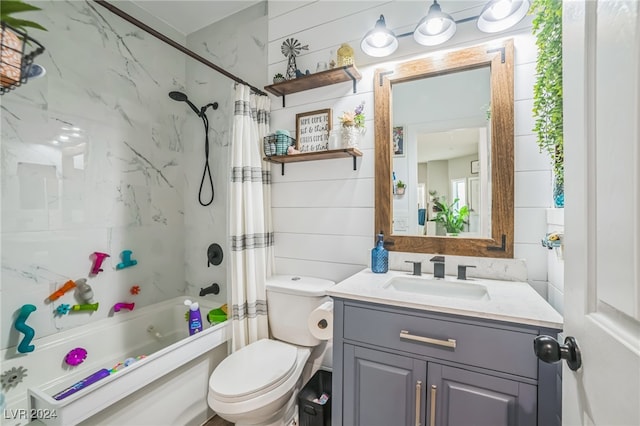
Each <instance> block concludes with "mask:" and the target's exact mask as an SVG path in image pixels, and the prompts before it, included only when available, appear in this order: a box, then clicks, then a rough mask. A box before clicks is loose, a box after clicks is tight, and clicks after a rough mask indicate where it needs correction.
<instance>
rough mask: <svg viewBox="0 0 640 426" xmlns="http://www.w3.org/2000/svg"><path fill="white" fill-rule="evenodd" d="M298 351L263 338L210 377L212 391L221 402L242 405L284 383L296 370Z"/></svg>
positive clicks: (237, 352)
mask: <svg viewBox="0 0 640 426" xmlns="http://www.w3.org/2000/svg"><path fill="white" fill-rule="evenodd" d="M297 352H298V349H297V348H296V347H295V346H293V345H290V344H287V343H284V342H280V341H277V340H269V339H262V340H258V341H257V342H254V343H252V344H250V345H248V346H245V347H244V348H242V349H240V350H238V351H236V352H234V353H232V354H231V355H229V356H228V357H226V358H225V359H224V360H223V361H222V362H221V363H220V364H219V365H218V367H217V368H216V369H215V370H214V372H213V374H211V377H210V378H209V390H210V391H211V393H212V394H213V396H214V398H215V399H217V400H218V401H220V402H242V401H247V400H250V399H254V398H256V397H258V396H260V395H263V394H265V393H267V392H269V391H271V390H273V389H275V388H277V387H278V386H280V385H281V384H282V383H284V382H285V381H286V380H287V379H288V378H289V377H290V376H291V375H292V374H293V372H294V371H295V369H296V358H297Z"/></svg>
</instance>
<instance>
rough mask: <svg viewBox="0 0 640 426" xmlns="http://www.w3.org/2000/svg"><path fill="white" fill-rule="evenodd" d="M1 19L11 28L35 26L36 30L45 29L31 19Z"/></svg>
mask: <svg viewBox="0 0 640 426" xmlns="http://www.w3.org/2000/svg"><path fill="white" fill-rule="evenodd" d="M3 21H4V22H5V23H7V24H9V25H10V26H12V27H13V28H18V29H24V28H36V29H38V30H42V31H47V29H46V28H45V27H43V26H42V25H40V24H38V23H36V22H33V21H25V20H24V19H16V18H11V17H7V19H3Z"/></svg>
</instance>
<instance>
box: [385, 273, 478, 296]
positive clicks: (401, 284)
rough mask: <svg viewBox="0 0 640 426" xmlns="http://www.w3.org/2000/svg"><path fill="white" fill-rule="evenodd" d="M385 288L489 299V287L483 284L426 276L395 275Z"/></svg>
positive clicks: (432, 294) (406, 291) (407, 291)
mask: <svg viewBox="0 0 640 426" xmlns="http://www.w3.org/2000/svg"><path fill="white" fill-rule="evenodd" d="M383 288H385V289H387V290H395V291H401V292H404V293H414V294H424V295H427V296H439V297H451V298H456V299H473V300H483V299H484V300H488V299H489V293H488V292H487V288H486V287H485V286H484V285H482V284H471V283H465V282H460V281H449V280H443V279H433V278H426V277H425V278H419V277H393V278H391V279H390V280H389V281H387V282H386V283H385V284H384V285H383Z"/></svg>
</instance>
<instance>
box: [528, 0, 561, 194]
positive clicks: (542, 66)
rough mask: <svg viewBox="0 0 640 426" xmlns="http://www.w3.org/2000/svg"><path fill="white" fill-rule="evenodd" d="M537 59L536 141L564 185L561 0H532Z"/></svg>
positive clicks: (559, 183)
mask: <svg viewBox="0 0 640 426" xmlns="http://www.w3.org/2000/svg"><path fill="white" fill-rule="evenodd" d="M529 13H531V14H534V15H535V17H534V19H533V28H532V31H533V34H534V35H535V36H536V46H537V47H538V59H537V62H536V81H535V84H534V86H533V115H534V118H535V126H534V128H533V130H534V131H535V132H536V134H537V143H538V146H539V147H540V151H541V152H543V151H544V152H546V153H547V154H549V158H551V163H552V166H553V174H554V179H555V185H556V186H559V187H562V186H563V185H564V139H563V114H562V1H561V0H533V3H532V5H531V9H530V10H529Z"/></svg>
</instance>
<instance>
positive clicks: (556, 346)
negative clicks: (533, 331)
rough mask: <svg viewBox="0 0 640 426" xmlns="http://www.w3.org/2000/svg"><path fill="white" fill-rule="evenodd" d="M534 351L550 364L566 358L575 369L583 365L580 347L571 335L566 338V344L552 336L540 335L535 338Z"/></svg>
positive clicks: (570, 366)
mask: <svg viewBox="0 0 640 426" xmlns="http://www.w3.org/2000/svg"><path fill="white" fill-rule="evenodd" d="M533 351H534V352H535V354H536V356H537V357H538V358H539V359H541V360H542V361H544V362H547V363H549V364H554V363H556V362H558V361H560V360H561V359H564V360H565V361H567V365H568V366H569V368H570V369H571V370H573V371H576V370H578V369H579V368H580V367H581V366H582V356H581V355H580V348H578V343H577V342H576V339H575V338H574V337H571V336H569V337H567V338H566V339H564V345H561V344H560V343H558V341H557V340H556V339H554V338H553V337H551V336H538V337H536V338H535V339H533Z"/></svg>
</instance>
